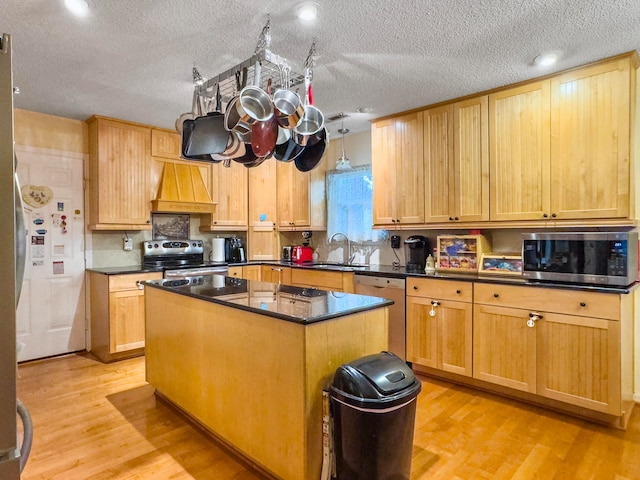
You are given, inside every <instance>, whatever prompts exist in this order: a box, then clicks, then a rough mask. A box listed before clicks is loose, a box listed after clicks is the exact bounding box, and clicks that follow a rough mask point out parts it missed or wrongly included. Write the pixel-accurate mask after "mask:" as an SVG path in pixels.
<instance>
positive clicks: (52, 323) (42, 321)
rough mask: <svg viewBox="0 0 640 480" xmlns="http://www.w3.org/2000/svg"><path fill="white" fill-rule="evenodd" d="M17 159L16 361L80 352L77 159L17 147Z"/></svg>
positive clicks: (81, 317)
mask: <svg viewBox="0 0 640 480" xmlns="http://www.w3.org/2000/svg"><path fill="white" fill-rule="evenodd" d="M16 158H17V161H18V165H17V169H16V171H17V172H18V179H19V181H20V187H21V193H22V197H23V201H24V203H25V204H24V216H25V218H24V220H25V226H26V235H27V255H26V265H25V272H24V283H23V284H22V294H21V296H20V302H19V304H18V311H17V340H18V361H24V360H32V359H34V358H43V357H49V356H51V355H59V354H63V353H69V352H74V351H78V350H84V349H85V347H86V340H85V338H86V336H85V295H84V209H83V207H84V203H83V175H82V172H83V158H82V155H81V154H77V153H71V152H62V151H57V150H45V149H40V148H34V147H22V146H19V145H16Z"/></svg>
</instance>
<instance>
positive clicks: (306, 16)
mask: <svg viewBox="0 0 640 480" xmlns="http://www.w3.org/2000/svg"><path fill="white" fill-rule="evenodd" d="M319 12H320V5H319V4H317V3H316V2H301V3H298V4H297V5H296V15H297V17H298V20H300V22H302V23H305V24H310V23H313V22H314V21H315V20H316V18H318V13H319Z"/></svg>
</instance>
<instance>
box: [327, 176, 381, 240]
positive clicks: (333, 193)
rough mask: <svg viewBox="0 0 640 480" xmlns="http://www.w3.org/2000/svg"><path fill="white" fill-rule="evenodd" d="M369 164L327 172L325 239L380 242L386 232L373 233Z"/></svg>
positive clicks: (371, 182)
mask: <svg viewBox="0 0 640 480" xmlns="http://www.w3.org/2000/svg"><path fill="white" fill-rule="evenodd" d="M372 201H373V178H372V175H371V165H364V166H359V167H354V168H352V169H351V170H332V171H330V172H328V173H327V238H329V237H331V235H333V234H334V233H336V232H341V233H344V234H345V235H347V236H348V237H349V240H351V241H352V242H359V243H363V242H380V241H384V240H386V239H387V238H388V236H389V234H388V232H387V231H386V230H373V229H372V228H371V227H372V225H373V207H372Z"/></svg>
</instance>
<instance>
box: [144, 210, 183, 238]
mask: <svg viewBox="0 0 640 480" xmlns="http://www.w3.org/2000/svg"><path fill="white" fill-rule="evenodd" d="M151 235H152V238H153V239H154V240H188V239H189V214H188V213H187V214H183V213H153V214H152V215H151Z"/></svg>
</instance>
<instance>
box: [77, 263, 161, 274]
mask: <svg viewBox="0 0 640 480" xmlns="http://www.w3.org/2000/svg"><path fill="white" fill-rule="evenodd" d="M163 271H164V269H163V268H161V267H143V266H140V265H130V266H122V267H99V268H87V272H95V273H102V274H104V275H124V274H128V273H156V272H160V273H162V272H163Z"/></svg>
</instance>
